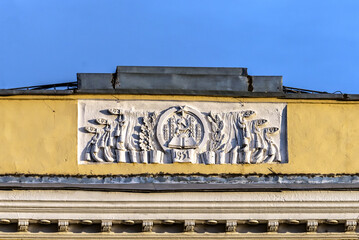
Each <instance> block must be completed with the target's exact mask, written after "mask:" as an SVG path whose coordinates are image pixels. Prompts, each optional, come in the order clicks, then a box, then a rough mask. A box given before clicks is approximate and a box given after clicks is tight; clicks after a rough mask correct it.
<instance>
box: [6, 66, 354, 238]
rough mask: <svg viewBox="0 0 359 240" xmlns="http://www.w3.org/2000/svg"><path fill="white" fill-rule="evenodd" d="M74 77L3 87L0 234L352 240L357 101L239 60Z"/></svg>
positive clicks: (24, 235)
mask: <svg viewBox="0 0 359 240" xmlns="http://www.w3.org/2000/svg"><path fill="white" fill-rule="evenodd" d="M76 85H77V87H71V88H70V89H66V90H58V89H57V90H56V89H53V90H48V89H45V88H51V87H54V86H50V85H49V86H42V88H43V89H41V87H30V88H29V89H25V90H24V89H12V90H0V95H1V96H0V106H1V107H0V111H1V116H2V117H1V118H0V129H1V130H2V131H1V133H0V136H1V139H2V144H0V152H1V154H0V161H1V167H0V188H1V190H0V238H1V239H280V238H282V239H357V238H358V232H357V229H356V226H357V220H358V216H359V210H358V209H359V208H358V206H359V194H358V193H359V192H358V190H359V187H358V186H359V184H358V183H359V175H358V173H359V162H358V161H357V159H356V155H357V145H358V143H359V124H358V121H357V119H358V117H359V101H358V100H359V97H358V95H346V94H344V95H343V94H327V93H322V92H315V91H309V90H303V89H294V88H288V87H283V85H282V78H281V77H280V76H250V75H248V74H247V69H245V68H182V67H181V68H179V67H124V66H119V67H117V71H116V73H113V74H111V73H108V74H94V73H91V74H90V73H86V74H78V82H77V84H76ZM68 86H70V85H68Z"/></svg>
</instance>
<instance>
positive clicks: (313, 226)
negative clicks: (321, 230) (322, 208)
mask: <svg viewBox="0 0 359 240" xmlns="http://www.w3.org/2000/svg"><path fill="white" fill-rule="evenodd" d="M317 229H318V221H317V220H308V221H307V231H308V232H316V231H317Z"/></svg>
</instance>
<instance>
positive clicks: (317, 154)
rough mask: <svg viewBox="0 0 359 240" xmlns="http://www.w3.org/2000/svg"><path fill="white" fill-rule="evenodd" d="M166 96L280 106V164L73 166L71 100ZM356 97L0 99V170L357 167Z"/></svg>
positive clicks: (302, 170) (325, 170)
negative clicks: (283, 113)
mask: <svg viewBox="0 0 359 240" xmlns="http://www.w3.org/2000/svg"><path fill="white" fill-rule="evenodd" d="M80 99H110V100H134V99H137V100H166V101H167V100H169V101H174V100H175V101H178V100H179V101H189V102H191V101H192V102H193V101H199V102H203V104H206V103H207V102H232V103H236V102H237V103H241V102H244V103H247V102H248V103H256V102H262V103H271V102H275V103H284V104H287V144H288V163H283V164H266V163H263V164H237V165H232V164H223V165H217V164H216V165H205V164H191V163H174V164H139V163H111V164H79V162H78V157H77V134H78V100H80ZM358 105H359V102H341V101H334V100H280V99H275V98H273V99H270V98H265V99H260V98H231V97H223V98H218V97H189V96H149V95H147V96H139V95H137V96H136V95H70V96H11V97H1V98H0V116H1V118H0V129H1V132H0V139H1V144H0V152H1V154H0V163H1V168H0V174H16V173H19V174H59V175H77V174H80V175H83V174H91V175H108V174H113V175H116V174H145V173H149V174H156V173H169V174H191V173H201V174H222V173H228V174H254V173H257V174H270V173H273V172H275V173H280V174H311V173H320V174H331V173H334V174H340V173H347V174H354V173H359V162H358V161H356V157H357V147H356V145H357V143H359V124H358V121H357V119H358V117H359V108H358Z"/></svg>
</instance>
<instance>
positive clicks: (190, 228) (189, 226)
mask: <svg viewBox="0 0 359 240" xmlns="http://www.w3.org/2000/svg"><path fill="white" fill-rule="evenodd" d="M195 225H196V221H195V220H185V221H184V230H183V231H184V232H194V226H195Z"/></svg>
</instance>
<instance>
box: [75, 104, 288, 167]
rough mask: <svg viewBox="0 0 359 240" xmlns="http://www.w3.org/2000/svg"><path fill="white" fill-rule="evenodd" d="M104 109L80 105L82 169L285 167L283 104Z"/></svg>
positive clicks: (113, 106)
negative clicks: (125, 166)
mask: <svg viewBox="0 0 359 240" xmlns="http://www.w3.org/2000/svg"><path fill="white" fill-rule="evenodd" d="M100 102H101V101H100ZM101 103H102V104H97V103H96V101H93V100H82V101H80V103H79V158H80V159H79V162H80V163H141V164H169V163H192V164H260V163H284V162H287V156H286V154H287V150H286V125H285V122H286V119H285V117H286V114H285V105H284V104H276V103H273V104H269V103H263V104H260V103H248V104H242V105H238V104H237V105H236V104H234V103H209V104H208V105H209V106H206V107H204V106H202V105H203V103H202V104H201V103H193V102H191V103H184V104H179V103H177V102H158V103H157V104H155V103H154V101H153V102H152V103H154V104H153V105H152V107H151V108H149V106H148V102H144V104H143V106H141V104H140V103H139V102H135V101H133V104H132V105H131V101H124V102H123V103H122V102H112V101H103V102H101ZM211 105H212V106H213V107H211ZM222 106H223V107H222Z"/></svg>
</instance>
